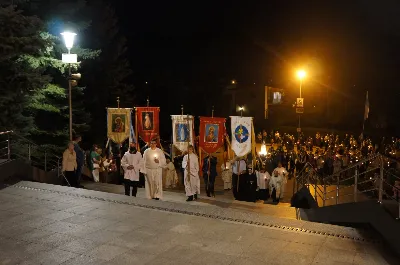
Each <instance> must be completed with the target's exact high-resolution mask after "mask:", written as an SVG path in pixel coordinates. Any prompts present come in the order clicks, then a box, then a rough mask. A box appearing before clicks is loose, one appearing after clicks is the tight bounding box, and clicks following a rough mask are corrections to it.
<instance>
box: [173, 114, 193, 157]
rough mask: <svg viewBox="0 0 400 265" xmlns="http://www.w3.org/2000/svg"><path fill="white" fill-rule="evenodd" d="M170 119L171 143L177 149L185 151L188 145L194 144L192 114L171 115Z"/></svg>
mask: <svg viewBox="0 0 400 265" xmlns="http://www.w3.org/2000/svg"><path fill="white" fill-rule="evenodd" d="M171 119H172V143H173V144H174V146H175V147H176V148H178V150H179V151H181V152H185V151H187V148H188V145H189V144H190V145H193V146H194V139H193V116H191V115H171Z"/></svg>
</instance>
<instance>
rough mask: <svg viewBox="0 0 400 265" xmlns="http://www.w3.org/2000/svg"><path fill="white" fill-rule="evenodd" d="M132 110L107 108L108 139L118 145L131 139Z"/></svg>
mask: <svg viewBox="0 0 400 265" xmlns="http://www.w3.org/2000/svg"><path fill="white" fill-rule="evenodd" d="M131 113H132V109H131V108H107V137H108V138H109V139H111V140H112V141H113V142H114V143H116V144H121V143H122V142H123V141H125V140H126V139H128V138H129V136H130V132H131V127H132V124H131V123H132V118H131Z"/></svg>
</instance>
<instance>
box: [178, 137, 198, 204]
mask: <svg viewBox="0 0 400 265" xmlns="http://www.w3.org/2000/svg"><path fill="white" fill-rule="evenodd" d="M182 168H183V169H184V170H185V172H184V179H183V180H184V184H185V192H186V196H187V197H188V199H187V200H186V201H193V200H196V199H197V196H198V195H200V177H199V169H200V166H199V160H198V158H197V155H196V154H195V153H194V148H193V146H192V145H189V147H188V154H186V155H185V156H184V157H183V161H182Z"/></svg>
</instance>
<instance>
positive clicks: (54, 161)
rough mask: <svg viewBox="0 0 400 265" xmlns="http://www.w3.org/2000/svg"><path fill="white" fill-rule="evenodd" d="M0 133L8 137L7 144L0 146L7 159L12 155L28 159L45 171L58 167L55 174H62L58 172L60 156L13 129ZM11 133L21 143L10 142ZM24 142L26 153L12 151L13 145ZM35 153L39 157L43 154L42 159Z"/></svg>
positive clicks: (18, 145) (19, 145)
mask: <svg viewBox="0 0 400 265" xmlns="http://www.w3.org/2000/svg"><path fill="white" fill-rule="evenodd" d="M1 135H7V137H8V139H7V140H6V141H5V142H7V146H6V147H4V148H0V150H7V153H6V154H4V156H7V159H6V160H7V161H10V160H12V157H15V158H20V159H24V160H27V161H29V162H30V163H31V164H34V165H35V166H39V167H42V168H43V169H44V170H45V171H51V170H54V169H57V168H58V174H57V175H58V176H59V177H60V176H61V175H62V174H60V171H61V170H60V167H61V163H62V161H61V160H62V157H61V156H58V155H55V154H54V153H52V152H50V151H49V150H48V148H45V147H43V146H40V145H38V144H36V143H34V142H32V141H31V140H29V139H27V138H25V137H24V136H21V135H19V134H17V133H15V132H14V131H4V132H0V136H1ZM11 135H15V136H16V139H21V140H22V144H21V143H20V144H17V145H16V144H15V143H11V141H12V139H11V137H10V136H11ZM25 144H27V148H28V150H27V152H26V153H25V152H22V153H21V154H19V153H16V152H12V150H13V149H14V147H15V146H17V147H21V146H24V145H25ZM32 147H34V148H35V149H34V151H33V152H32ZM36 148H37V149H36ZM32 153H33V154H32ZM35 155H39V157H41V156H43V157H44V161H43V160H42V159H40V158H39V157H35ZM7 161H6V162H7ZM6 162H5V163H6Z"/></svg>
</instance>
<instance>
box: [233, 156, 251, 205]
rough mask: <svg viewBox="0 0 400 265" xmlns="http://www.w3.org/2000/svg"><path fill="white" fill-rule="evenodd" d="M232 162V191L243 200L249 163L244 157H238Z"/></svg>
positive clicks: (235, 196) (237, 197)
mask: <svg viewBox="0 0 400 265" xmlns="http://www.w3.org/2000/svg"><path fill="white" fill-rule="evenodd" d="M231 164H232V192H233V197H234V198H235V199H236V200H241V199H242V197H243V196H242V195H243V192H241V190H243V184H244V183H245V181H246V179H245V178H246V175H247V165H246V161H245V159H244V157H236V158H235V159H233V160H232V161H231Z"/></svg>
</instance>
